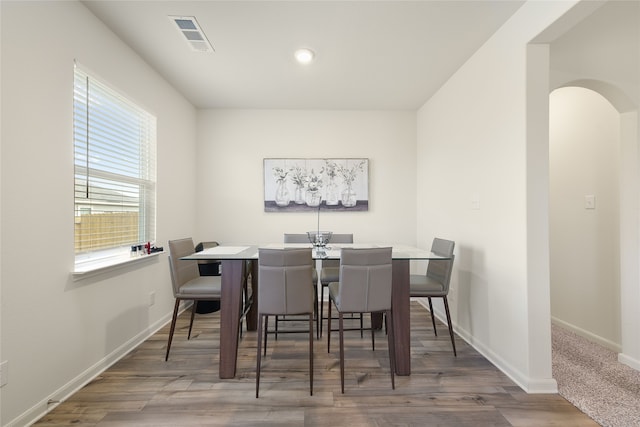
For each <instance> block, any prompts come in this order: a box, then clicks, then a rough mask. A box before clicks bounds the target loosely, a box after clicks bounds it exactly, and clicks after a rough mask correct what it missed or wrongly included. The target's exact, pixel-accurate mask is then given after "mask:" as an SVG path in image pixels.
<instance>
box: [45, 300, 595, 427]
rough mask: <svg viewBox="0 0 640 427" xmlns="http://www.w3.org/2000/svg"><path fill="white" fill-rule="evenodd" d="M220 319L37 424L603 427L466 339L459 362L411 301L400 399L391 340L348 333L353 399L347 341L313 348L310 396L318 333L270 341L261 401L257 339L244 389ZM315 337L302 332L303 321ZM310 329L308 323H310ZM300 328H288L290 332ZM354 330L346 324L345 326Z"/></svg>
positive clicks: (180, 332)
mask: <svg viewBox="0 0 640 427" xmlns="http://www.w3.org/2000/svg"><path fill="white" fill-rule="evenodd" d="M218 319H219V313H213V314H207V315H198V316H197V318H196V321H195V325H194V332H193V334H192V338H191V340H189V341H187V333H186V331H187V329H188V320H189V317H188V313H187V312H185V313H183V315H181V316H180V318H179V320H178V325H177V327H176V328H177V329H176V334H175V335H174V339H173V344H172V348H171V355H170V357H169V361H168V362H165V361H164V349H165V348H166V347H165V346H166V343H167V334H168V330H169V328H168V326H166V327H164V328H163V329H162V330H160V331H159V332H158V333H156V334H155V335H154V336H153V337H151V338H150V339H148V340H147V341H146V342H144V343H143V344H142V345H140V346H139V347H138V348H137V349H135V350H134V351H132V352H131V353H130V354H129V355H127V356H126V357H125V358H123V359H122V360H121V361H119V362H118V363H116V364H115V365H113V366H112V367H111V368H110V369H108V370H107V371H106V372H104V373H103V374H102V375H100V376H99V377H98V378H96V379H95V380H94V381H92V382H91V383H90V384H88V385H87V386H85V387H84V388H83V389H82V390H80V391H79V392H78V393H76V394H75V395H73V396H72V397H70V398H69V399H68V400H67V401H65V402H63V403H61V404H59V405H58V406H57V407H56V408H55V409H53V410H52V411H51V412H50V413H49V414H47V415H46V416H44V417H43V418H42V419H41V420H40V421H38V422H37V423H36V424H35V425H36V426H62V425H74V426H101V427H103V426H122V425H128V426H229V425H232V426H327V427H332V426H341V425H348V426H350V427H358V426H456V427H457V426H474V427H475V426H536V427H539V426H563V427H567V426H597V425H598V424H597V423H595V422H594V421H592V420H591V419H590V418H589V417H587V416H586V415H585V414H583V413H582V412H580V411H579V410H578V409H576V408H575V407H574V406H572V405H571V404H570V403H569V402H567V401H566V400H565V399H564V398H562V397H561V396H560V395H557V394H554V395H550V394H527V393H525V392H523V391H522V390H521V389H520V388H519V387H518V386H517V385H515V384H514V383H513V382H512V381H511V380H509V379H508V378H507V377H506V376H505V375H504V374H502V372H500V371H499V370H498V369H496V368H495V367H494V366H493V365H492V364H491V363H489V362H488V361H487V360H486V359H484V358H483V357H482V356H481V355H480V354H478V353H477V352H476V351H475V350H474V349H472V348H471V347H470V346H469V345H467V344H466V343H465V342H464V341H463V340H461V339H457V340H456V346H457V349H458V357H457V358H455V357H454V356H453V353H452V351H451V342H450V340H449V335H448V333H447V329H446V326H445V325H442V324H441V323H438V333H439V335H438V337H435V336H434V334H433V327H432V326H431V320H430V318H429V313H428V311H426V310H425V309H424V308H423V307H422V306H421V305H419V304H418V303H416V302H412V303H411V324H412V330H411V346H412V349H411V351H412V359H411V363H412V374H411V376H396V389H395V390H392V389H391V380H390V376H389V360H388V357H387V354H388V353H387V347H386V342H387V341H386V339H385V336H384V332H383V331H379V332H377V336H376V350H375V352H373V351H371V339H370V336H369V334H368V333H365V338H364V339H361V338H360V333H359V332H356V331H351V332H348V333H346V334H345V359H346V361H345V394H344V395H343V394H341V393H340V366H339V359H338V334H337V332H334V333H333V335H332V346H331V347H332V353H331V354H328V353H327V341H326V330H325V335H324V336H323V337H322V339H321V340H320V341H315V343H314V358H315V360H314V367H315V369H314V394H313V396H309V383H308V381H309V376H308V341H307V339H308V335H307V334H305V333H301V334H280V335H279V337H278V340H277V341H275V340H274V337H273V336H269V347H268V351H267V356H266V357H264V358H263V365H262V373H261V381H260V398H259V399H256V398H255V363H256V345H257V343H256V334H255V332H244V334H243V338H242V339H241V342H240V345H239V350H238V371H237V376H236V378H235V379H229V380H221V379H219V378H218V356H217V349H218ZM301 325H302V327H303V328H304V327H305V324H304V323H301ZM307 325H308V324H307ZM289 326H292V325H287V328H289ZM345 326H346V324H345Z"/></svg>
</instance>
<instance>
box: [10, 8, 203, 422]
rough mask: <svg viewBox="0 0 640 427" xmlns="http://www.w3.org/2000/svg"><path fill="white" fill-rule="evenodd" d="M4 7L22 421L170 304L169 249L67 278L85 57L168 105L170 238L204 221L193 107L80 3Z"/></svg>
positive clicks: (165, 178) (146, 101) (163, 125)
mask: <svg viewBox="0 0 640 427" xmlns="http://www.w3.org/2000/svg"><path fill="white" fill-rule="evenodd" d="M0 7H1V8H2V13H1V17H2V22H1V31H2V34H1V36H2V37H1V40H2V52H1V54H2V73H1V77H2V134H1V136H2V145H1V148H2V157H1V159H2V166H1V172H2V177H1V183H2V192H1V197H2V199H1V207H2V212H1V217H2V230H1V241H0V244H1V246H2V248H3V252H2V259H1V262H2V266H1V282H0V283H1V285H2V289H1V290H0V291H1V293H2V300H1V304H2V307H1V314H0V316H1V322H0V324H1V326H2V330H1V332H0V337H1V339H2V349H1V350H2V353H1V355H0V359H1V360H3V361H4V360H7V361H8V371H9V382H8V384H7V385H6V386H4V387H2V388H1V389H0V398H1V407H2V420H1V423H2V425H24V424H25V423H27V422H29V421H31V420H32V419H33V418H34V417H37V416H39V415H41V414H42V413H43V411H45V409H46V407H47V405H46V402H47V400H48V399H54V400H58V399H61V398H64V397H66V394H68V393H69V392H72V391H73V390H74V389H75V388H76V387H79V386H81V385H82V383H83V381H86V380H88V379H90V378H91V376H92V375H95V374H96V373H97V372H99V371H100V370H101V369H102V368H104V367H105V366H106V365H107V364H109V363H110V362H112V361H114V360H115V359H116V358H117V357H119V356H121V355H122V354H124V353H125V352H126V351H128V350H129V349H130V347H132V346H133V345H135V344H136V343H137V342H138V341H140V340H143V339H144V338H145V337H146V336H148V335H149V334H151V333H152V332H153V331H154V330H155V328H157V327H159V326H161V325H162V324H164V323H165V322H166V320H167V319H168V314H169V313H170V311H171V308H172V305H173V296H172V294H171V291H170V281H169V272H168V265H167V260H166V255H161V256H159V257H157V258H155V259H154V260H153V261H148V262H145V263H142V264H140V265H138V266H136V267H130V268H125V269H122V270H117V271H113V272H110V273H107V274H103V275H100V276H96V277H94V278H92V279H88V280H81V281H73V280H72V278H71V276H70V272H71V271H72V268H73V263H74V253H73V137H72V106H73V102H72V101H73V98H72V97H73V64H74V59H77V60H78V61H79V62H80V63H81V64H83V65H84V66H85V67H87V68H89V69H90V70H93V72H94V73H96V74H97V75H98V76H99V77H101V78H102V79H104V80H105V81H107V82H108V83H109V84H111V85H112V86H113V87H114V88H116V89H118V90H120V91H122V92H123V93H125V94H126V95H127V96H129V97H130V98H132V99H133V100H135V101H137V102H138V103H139V104H141V105H142V106H144V107H146V108H147V109H149V110H150V111H151V112H153V113H155V114H156V115H157V117H158V218H157V227H158V232H157V238H158V244H160V245H164V244H166V240H167V239H168V238H173V237H175V236H186V235H191V234H194V232H195V226H194V222H195V215H194V213H193V206H195V178H196V176H195V171H194V169H193V165H194V163H195V120H196V114H195V109H194V108H193V107H192V106H191V105H190V104H189V103H187V102H186V101H185V99H184V98H183V97H182V96H181V95H180V94H178V93H177V92H176V91H175V90H174V89H173V88H172V87H170V86H169V85H168V84H167V83H166V82H165V81H164V80H163V79H162V78H160V77H159V75H158V74H157V73H156V72H154V71H153V70H152V69H150V68H149V67H148V65H147V64H146V63H145V62H144V61H142V60H141V59H140V58H139V57H138V56H137V55H136V54H135V53H134V52H133V51H132V50H131V49H129V48H128V47H127V46H125V45H124V44H123V43H122V42H121V41H120V40H119V39H118V38H117V37H115V36H114V35H113V34H112V33H111V32H110V31H108V30H107V29H106V28H105V27H104V26H103V25H102V23H101V22H100V21H99V20H97V19H96V18H95V17H94V16H93V15H92V14H91V13H89V12H88V10H87V9H86V8H85V7H84V6H83V5H82V4H81V3H79V2H10V1H2V2H1V3H0ZM185 207H186V208H185ZM7 248H9V250H7ZM152 291H155V292H156V303H155V305H154V306H152V307H149V305H148V303H149V293H150V292H152ZM158 357H162V355H161V354H158Z"/></svg>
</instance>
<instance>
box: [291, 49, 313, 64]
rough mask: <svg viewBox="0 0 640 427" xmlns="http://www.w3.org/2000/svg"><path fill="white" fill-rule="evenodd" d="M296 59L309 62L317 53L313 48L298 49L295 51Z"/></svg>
mask: <svg viewBox="0 0 640 427" xmlns="http://www.w3.org/2000/svg"><path fill="white" fill-rule="evenodd" d="M294 55H295V57H296V60H297V61H298V62H299V63H301V64H308V63H310V62H311V61H313V58H314V57H315V53H313V51H312V50H311V49H298V50H296V52H295V54H294Z"/></svg>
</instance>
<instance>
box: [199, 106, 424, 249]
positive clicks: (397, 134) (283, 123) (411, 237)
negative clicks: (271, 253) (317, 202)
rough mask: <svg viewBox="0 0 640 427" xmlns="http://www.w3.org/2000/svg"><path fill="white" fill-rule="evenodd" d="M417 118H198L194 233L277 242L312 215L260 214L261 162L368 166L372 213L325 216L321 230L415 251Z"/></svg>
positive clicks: (265, 114) (224, 113)
mask: <svg viewBox="0 0 640 427" xmlns="http://www.w3.org/2000/svg"><path fill="white" fill-rule="evenodd" d="M415 132H416V115H415V112H404V111H400V112H385V111H315V110H311V111H291V110H207V111H201V112H199V114H198V163H197V168H196V169H197V170H198V184H199V187H198V193H199V196H198V202H197V209H196V210H197V212H198V234H199V235H200V236H201V237H202V239H203V240H204V239H208V240H211V239H212V240H217V241H220V242H225V243H238V242H245V243H252V242H274V241H275V242H279V241H282V236H283V233H287V232H288V233H297V232H302V233H303V232H305V231H307V230H313V229H315V227H316V221H317V217H316V214H315V213H311V212H309V213H293V212H292V213H282V212H264V204H263V201H264V190H263V159H264V158H288V157H290V158H295V157H300V158H304V157H308V158H331V157H334V158H336V157H337V158H341V157H345V158H346V157H366V158H368V159H369V211H368V212H324V211H323V212H322V214H321V217H320V223H321V225H320V227H321V228H323V229H327V230H331V231H333V232H336V233H339V232H342V233H349V232H353V233H354V239H355V240H356V241H358V242H402V243H406V244H415V223H416V216H415V212H416V209H415V207H416V200H415V188H416V165H415V160H414V159H415V140H416V133H415Z"/></svg>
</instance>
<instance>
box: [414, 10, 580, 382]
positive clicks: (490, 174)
mask: <svg viewBox="0 0 640 427" xmlns="http://www.w3.org/2000/svg"><path fill="white" fill-rule="evenodd" d="M573 4H574V3H573V2H528V3H526V4H525V5H523V7H522V8H520V9H519V10H518V12H516V14H514V16H513V17H512V18H511V19H510V20H509V21H508V22H507V23H506V24H505V25H504V26H503V27H502V28H501V29H500V30H498V31H497V32H496V33H495V34H494V36H493V37H492V38H491V39H490V40H489V41H488V42H487V43H486V44H485V45H484V46H482V47H481V48H480V49H479V50H478V51H477V52H476V53H475V54H474V56H472V57H471V58H470V59H469V60H468V61H467V62H466V63H465V64H464V65H463V66H462V67H461V68H460V70H458V72H457V73H456V74H455V75H454V76H453V77H452V78H451V79H450V80H449V81H448V82H447V83H446V84H445V85H444V86H443V87H442V88H441V89H440V90H439V91H438V93H436V94H435V95H434V96H433V97H432V98H431V99H430V100H429V101H428V102H427V103H426V104H425V105H424V106H423V107H422V108H421V109H420V111H419V112H418V153H417V164H418V188H417V191H418V206H417V208H418V216H417V217H418V229H417V230H418V241H419V243H420V244H421V245H423V246H425V247H427V246H428V244H429V242H430V241H431V239H432V238H433V237H436V236H439V237H445V238H450V239H453V240H455V241H456V253H457V258H456V264H457V265H456V266H455V267H454V275H453V279H452V288H451V299H450V305H451V306H452V315H453V322H454V324H455V326H456V329H457V331H458V332H459V333H460V334H461V335H462V336H463V337H465V338H466V339H467V340H469V341H470V342H471V343H472V344H473V345H474V346H475V347H476V348H477V349H478V350H480V351H481V352H482V353H483V354H485V355H486V356H487V357H488V358H489V359H490V360H492V361H493V363H495V364H496V365H498V366H499V367H500V368H501V369H502V370H503V371H504V372H506V373H507V374H508V375H509V376H511V378H513V379H514V380H515V381H516V382H517V383H518V384H520V385H521V386H522V387H523V388H524V389H525V390H529V391H532V392H536V391H554V390H555V388H556V385H555V381H554V380H553V379H552V378H551V361H550V332H549V320H548V315H547V316H546V317H547V320H546V322H545V320H544V319H545V316H544V313H545V312H546V313H548V312H549V299H548V297H547V298H546V303H545V298H544V296H545V293H548V291H549V283H548V278H546V279H545V278H544V275H542V277H541V278H540V277H537V278H536V280H535V283H532V281H531V280H530V278H529V271H528V270H529V269H530V268H531V267H530V264H531V265H534V264H536V263H537V264H536V265H537V266H536V268H538V269H540V270H542V271H544V269H545V266H547V268H548V264H546V263H547V262H548V261H547V260H548V249H545V248H544V245H529V240H530V239H531V238H532V236H530V235H528V233H531V232H535V230H536V228H532V227H530V221H532V218H529V216H530V215H534V214H535V216H536V217H537V218H538V219H537V220H536V221H538V222H539V224H541V225H544V224H545V223H546V222H545V221H546V216H545V215H544V211H545V209H544V205H543V214H542V215H540V214H539V213H538V212H539V210H538V209H537V207H538V206H536V205H535V203H533V204H532V203H531V201H532V199H528V198H527V191H528V189H529V188H530V187H531V182H529V181H530V180H531V179H532V178H531V177H534V178H535V177H536V176H538V177H539V179H541V182H542V183H544V182H546V179H547V178H546V177H545V175H544V174H546V166H545V162H546V160H545V159H544V156H538V157H539V158H537V159H536V162H537V164H536V162H528V161H527V155H528V154H529V153H528V152H527V150H528V141H527V135H528V132H530V130H529V129H528V128H527V107H528V105H527V96H528V95H530V94H528V93H527V71H528V70H527V59H528V58H527V43H528V42H529V41H530V40H531V39H532V38H533V37H534V36H535V35H536V34H538V33H539V32H540V31H542V30H543V29H545V28H546V27H547V26H549V25H550V24H551V23H552V22H553V21H554V20H556V19H557V18H559V17H560V16H562V14H563V13H564V12H566V11H567V10H568V9H569V8H571V6H573ZM543 81H544V79H543ZM542 90H543V91H544V90H545V87H542ZM542 93H543V96H545V97H546V95H545V94H544V92H542ZM543 111H546V109H545V110H543ZM542 152H544V150H543V151H542ZM533 166H540V167H539V168H538V169H539V170H541V172H540V174H538V173H537V172H535V171H534V170H535V169H536V168H535V167H533ZM436 183H444V184H440V185H438V184H436ZM538 193H540V192H539V191H538ZM541 194H542V195H543V196H544V193H541ZM542 200H544V198H543V199H542ZM478 205H479V209H475V208H474V206H478ZM528 221H529V222H528ZM542 228H543V227H540V226H538V228H537V229H538V230H539V229H542ZM542 233H543V234H545V233H546V230H543V231H542ZM535 237H536V238H539V237H538V236H535ZM541 241H544V239H541ZM545 251H546V252H545ZM531 277H535V276H531ZM540 295H542V297H540ZM529 300H533V301H534V302H535V304H529ZM539 313H542V314H543V315H542V316H540V315H539ZM535 316H539V317H540V319H541V321H540V322H537V321H536V322H532V321H531V319H533V318H535ZM530 342H531V343H532V345H530ZM537 343H540V345H539V346H538V344H537Z"/></svg>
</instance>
